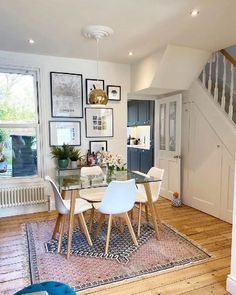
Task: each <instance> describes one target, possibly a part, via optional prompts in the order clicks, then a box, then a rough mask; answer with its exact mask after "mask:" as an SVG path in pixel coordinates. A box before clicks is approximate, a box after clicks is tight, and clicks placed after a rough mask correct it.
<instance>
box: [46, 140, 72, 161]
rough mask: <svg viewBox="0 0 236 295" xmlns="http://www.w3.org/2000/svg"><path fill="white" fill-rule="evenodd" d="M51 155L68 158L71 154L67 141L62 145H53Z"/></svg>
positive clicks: (56, 157) (55, 157)
mask: <svg viewBox="0 0 236 295" xmlns="http://www.w3.org/2000/svg"><path fill="white" fill-rule="evenodd" d="M51 155H52V158H53V159H57V160H67V159H69V156H70V146H69V145H68V144H65V143H64V144H63V145H62V146H61V147H59V146H53V147H51Z"/></svg>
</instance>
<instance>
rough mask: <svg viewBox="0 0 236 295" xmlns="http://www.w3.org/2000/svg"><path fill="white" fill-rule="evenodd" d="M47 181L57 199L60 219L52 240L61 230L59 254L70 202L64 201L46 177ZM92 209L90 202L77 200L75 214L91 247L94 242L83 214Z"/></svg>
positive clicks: (57, 221) (51, 181) (58, 218)
mask: <svg viewBox="0 0 236 295" xmlns="http://www.w3.org/2000/svg"><path fill="white" fill-rule="evenodd" d="M45 180H47V181H49V183H50V184H51V187H52V189H53V193H54V197H55V207H56V210H57V212H58V217H57V220H56V224H55V227H54V231H53V234H52V238H53V239H55V238H56V234H57V233H58V230H59V239H58V248H57V252H58V253H59V252H60V251H61V244H62V237H63V233H64V226H65V220H66V215H68V214H69V213H70V200H63V198H62V197H61V194H60V192H59V190H58V188H57V186H56V184H55V183H54V181H53V180H52V179H51V178H50V177H49V176H46V177H45ZM91 208H92V205H91V204H89V202H87V201H86V200H83V199H80V198H76V201H75V211H74V214H75V215H78V222H79V225H80V228H81V231H82V232H83V233H84V234H85V236H86V239H87V242H88V244H89V245H90V246H92V241H91V238H90V234H89V231H88V228H87V225H86V222H85V219H84V215H83V212H86V211H87V210H89V209H91Z"/></svg>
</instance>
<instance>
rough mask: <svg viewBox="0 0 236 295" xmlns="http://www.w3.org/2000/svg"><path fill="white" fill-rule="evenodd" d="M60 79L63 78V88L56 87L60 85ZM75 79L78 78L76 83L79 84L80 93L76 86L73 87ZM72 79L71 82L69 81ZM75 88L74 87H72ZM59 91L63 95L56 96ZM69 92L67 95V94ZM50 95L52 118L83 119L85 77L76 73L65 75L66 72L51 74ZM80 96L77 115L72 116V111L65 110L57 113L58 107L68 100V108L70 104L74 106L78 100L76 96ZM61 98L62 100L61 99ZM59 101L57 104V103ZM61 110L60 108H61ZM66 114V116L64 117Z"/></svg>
mask: <svg viewBox="0 0 236 295" xmlns="http://www.w3.org/2000/svg"><path fill="white" fill-rule="evenodd" d="M59 77H61V80H62V81H61V88H60V85H55V84H59V83H60V81H59ZM75 77H77V78H78V81H76V82H74V83H78V85H77V86H78V93H76V92H77V88H76V86H73V85H72V84H73V80H74V79H75ZM66 78H67V80H68V81H67V83H68V84H69V83H70V85H68V88H67V89H66V81H65V80H66ZM69 78H71V81H70V80H69ZM72 86H73V87H72ZM56 88H58V89H57V92H59V93H60V91H61V95H60V96H59V95H58V96H57V95H56V94H55V91H56ZM73 89H74V97H73ZM66 91H67V93H66ZM68 93H69V94H71V95H68ZM50 95H51V116H52V118H68V119H73V118H74V119H75V118H78V119H79V118H83V109H84V108H83V75H82V74H76V73H65V72H50ZM77 95H78V105H77V115H74V114H70V113H71V109H63V107H62V111H61V112H57V110H56V107H59V106H58V105H60V104H63V102H64V101H65V100H67V105H66V107H67V108H68V104H73V100H74V99H76V96H77ZM59 97H60V98H59ZM56 100H57V102H56ZM59 108H60V107H59ZM63 113H64V115H63Z"/></svg>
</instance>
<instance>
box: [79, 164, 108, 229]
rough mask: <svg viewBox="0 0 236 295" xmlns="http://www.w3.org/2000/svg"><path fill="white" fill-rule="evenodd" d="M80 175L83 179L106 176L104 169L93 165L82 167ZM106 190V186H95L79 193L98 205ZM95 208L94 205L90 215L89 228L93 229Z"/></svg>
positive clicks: (83, 197)
mask: <svg viewBox="0 0 236 295" xmlns="http://www.w3.org/2000/svg"><path fill="white" fill-rule="evenodd" d="M80 176H81V178H82V179H83V178H84V179H86V180H89V179H93V178H96V177H104V175H103V171H102V169H101V167H99V166H91V167H82V168H81V171H80ZM105 191H106V187H95V188H88V189H86V188H85V189H82V190H80V192H79V195H80V197H81V198H82V199H85V200H87V201H88V202H90V203H93V204H94V205H95V207H96V205H98V204H99V202H101V200H102V199H103V197H104V194H105ZM94 213H95V209H94V206H93V207H92V208H91V215H90V224H89V230H90V231H91V229H92V224H93V219H94Z"/></svg>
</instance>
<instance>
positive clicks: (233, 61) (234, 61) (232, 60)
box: [220, 49, 236, 68]
mask: <svg viewBox="0 0 236 295" xmlns="http://www.w3.org/2000/svg"><path fill="white" fill-rule="evenodd" d="M220 52H221V53H222V54H223V55H224V56H225V58H226V59H227V60H228V61H229V62H230V63H231V64H233V66H234V67H235V68H236V60H235V59H234V58H233V57H232V55H230V54H229V53H228V52H227V51H226V50H225V49H221V50H220Z"/></svg>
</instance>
